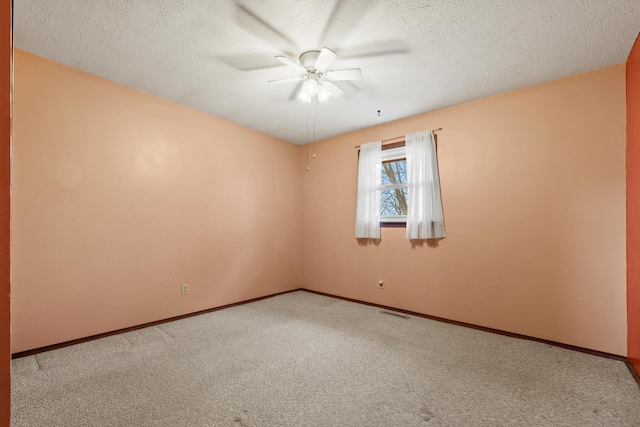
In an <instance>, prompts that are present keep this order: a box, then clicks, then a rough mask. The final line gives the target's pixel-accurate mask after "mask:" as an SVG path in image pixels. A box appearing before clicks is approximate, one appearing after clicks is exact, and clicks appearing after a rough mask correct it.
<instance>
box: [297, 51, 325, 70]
mask: <svg viewBox="0 0 640 427" xmlns="http://www.w3.org/2000/svg"><path fill="white" fill-rule="evenodd" d="M319 56H320V51H319V50H308V51H306V52H304V53H302V55H300V65H302V66H303V67H304V68H306V69H307V70H309V69H315V65H316V61H317V60H318V57H319Z"/></svg>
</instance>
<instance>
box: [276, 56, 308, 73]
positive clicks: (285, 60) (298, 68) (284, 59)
mask: <svg viewBox="0 0 640 427" xmlns="http://www.w3.org/2000/svg"><path fill="white" fill-rule="evenodd" d="M276 59H277V60H278V61H280V62H282V63H283V64H284V65H286V66H287V67H291V68H293V69H294V70H296V71H300V72H301V73H306V72H307V70H306V69H305V68H304V67H303V66H302V65H300V64H298V63H296V62H294V61H292V60H291V59H289V58H287V57H286V56H282V55H278V56H276Z"/></svg>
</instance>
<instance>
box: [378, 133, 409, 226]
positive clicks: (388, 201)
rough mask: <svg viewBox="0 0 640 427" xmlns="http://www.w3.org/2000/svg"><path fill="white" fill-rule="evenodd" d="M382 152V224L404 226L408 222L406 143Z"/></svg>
mask: <svg viewBox="0 0 640 427" xmlns="http://www.w3.org/2000/svg"><path fill="white" fill-rule="evenodd" d="M400 144H402V145H401V146H398V144H394V145H393V146H392V147H391V148H387V147H383V150H382V177H381V178H382V181H381V184H382V185H381V186H380V190H381V194H380V224H381V225H382V226H403V225H404V224H405V223H406V221H407V198H408V188H407V159H406V154H405V147H404V142H402V143H400Z"/></svg>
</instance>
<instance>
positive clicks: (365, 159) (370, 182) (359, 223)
mask: <svg viewBox="0 0 640 427" xmlns="http://www.w3.org/2000/svg"><path fill="white" fill-rule="evenodd" d="M380 185H382V142H381V141H376V142H370V143H368V144H363V145H361V146H360V158H359V160H358V198H357V205H356V237H357V238H359V239H379V238H380Z"/></svg>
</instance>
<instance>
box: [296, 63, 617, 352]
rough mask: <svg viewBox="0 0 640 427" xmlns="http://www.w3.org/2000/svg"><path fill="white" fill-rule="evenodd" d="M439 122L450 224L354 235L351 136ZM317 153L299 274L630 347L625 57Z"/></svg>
mask: <svg viewBox="0 0 640 427" xmlns="http://www.w3.org/2000/svg"><path fill="white" fill-rule="evenodd" d="M425 96H428V94H425ZM374 111H375V108H374V109H373V110H372V114H374ZM438 127H442V128H443V131H441V132H439V140H438V155H439V165H440V173H441V186H442V199H443V205H444V214H445V224H446V230H447V236H448V237H447V238H445V239H444V240H441V241H440V242H439V244H438V245H437V247H431V246H429V245H427V244H424V245H420V244H418V245H412V244H411V243H410V242H409V241H408V240H405V237H404V233H405V229H404V228H384V229H383V230H382V239H381V241H380V243H379V244H378V245H360V244H359V243H358V242H357V241H356V239H355V238H354V225H355V195H356V181H357V157H358V154H357V150H355V149H354V146H355V145H359V144H362V143H366V142H369V141H373V140H380V139H386V138H393V137H395V136H398V135H404V134H406V133H411V132H415V131H418V130H422V129H434V128H438ZM316 154H317V158H316V159H315V160H312V164H311V171H309V172H305V173H304V174H303V254H304V255H303V283H304V286H305V287H307V288H309V289H312V290H316V291H321V292H326V293H330V294H334V295H339V296H344V297H349V298H355V299H358V300H363V301H368V302H373V303H378V304H383V305H388V306H392V307H397V308H401V309H406V310H412V311H416V312H420V313H425V314H429V315H434V316H440V317H444V318H447V319H452V320H457V321H462V322H468V323H472V324H475V325H481V326H485V327H490V328H496V329H500V330H505V331H510V332H515V333H519V334H525V335H529V336H533V337H540V338H544V339H548V340H552V341H556V342H562V343H567V344H572V345H577V346H581V347H586V348H590V349H594V350H600V351H604V352H609V353H614V354H618V355H626V351H627V345H626V340H627V338H626V337H627V330H626V322H627V319H626V280H625V271H626V265H625V66H624V64H619V65H615V66H611V67H608V68H604V69H600V70H597V71H593V72H589V73H586V74H581V75H577V76H573V77H569V78H565V79H562V80H557V81H553V82H550V83H546V84H542V85H539V86H534V87H530V88H526V89H523V90H519V91H516V92H511V93H507V94H503V95H499V96H495V97H491V98H487V99H482V100H478V101H475V102H471V103H467V104H463V105H459V106H455V107H452V108H447V109H443V110H439V111H435V112H431V113H427V114H423V115H419V116H415V117H410V118H406V119H402V120H399V121H396V122H392V123H388V124H383V125H380V126H376V127H372V128H368V129H364V130H361V131H357V132H353V133H350V134H346V135H342V136H338V137H335V138H331V139H328V140H325V141H323V142H320V143H318V144H317V149H316ZM301 168H302V169H304V162H303V165H302V167H301ZM379 279H384V281H385V289H383V290H379V289H378V280H379Z"/></svg>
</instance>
